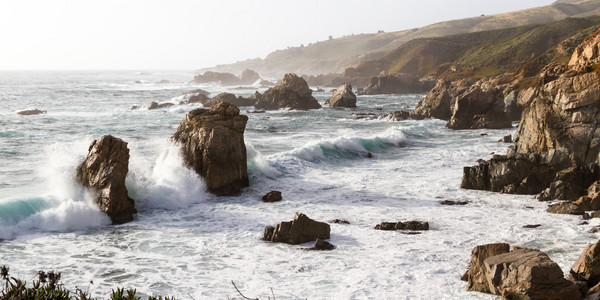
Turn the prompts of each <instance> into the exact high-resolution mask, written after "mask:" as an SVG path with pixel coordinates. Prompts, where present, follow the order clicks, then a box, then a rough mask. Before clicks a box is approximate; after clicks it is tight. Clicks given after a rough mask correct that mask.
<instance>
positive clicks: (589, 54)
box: [569, 29, 600, 69]
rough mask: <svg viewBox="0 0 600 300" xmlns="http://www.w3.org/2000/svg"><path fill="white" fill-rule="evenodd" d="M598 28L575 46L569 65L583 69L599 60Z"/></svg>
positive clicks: (599, 33) (599, 40) (599, 37)
mask: <svg viewBox="0 0 600 300" xmlns="http://www.w3.org/2000/svg"><path fill="white" fill-rule="evenodd" d="M599 50H600V29H599V30H597V31H596V32H594V33H593V34H591V35H590V36H589V37H587V38H586V39H585V40H583V42H582V43H581V44H580V45H579V46H577V48H575V51H574V52H573V55H572V56H571V60H569V66H571V67H576V68H577V67H579V68H580V69H585V68H586V67H588V66H590V65H593V64H596V63H598V62H600V51H599Z"/></svg>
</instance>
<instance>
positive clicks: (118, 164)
mask: <svg viewBox="0 0 600 300" xmlns="http://www.w3.org/2000/svg"><path fill="white" fill-rule="evenodd" d="M128 171H129V149H128V148H127V143H126V142H124V141H123V140H121V139H119V138H115V137H113V136H111V135H105V136H103V137H101V138H99V139H97V140H95V141H93V142H92V144H91V145H90V148H89V150H88V155H87V157H86V159H85V161H84V162H83V163H82V164H81V165H79V167H78V168H77V181H79V182H80V183H81V184H82V185H83V186H85V187H87V188H89V189H90V190H91V191H92V193H93V197H94V201H95V202H96V204H97V205H98V207H99V208H100V210H101V211H103V212H105V213H106V214H107V215H108V216H109V217H110V219H111V220H112V223H113V224H122V223H126V222H129V221H132V220H133V214H135V213H136V209H135V203H134V201H133V199H131V198H129V197H128V196H127V187H126V186H125V177H126V176H127V172H128Z"/></svg>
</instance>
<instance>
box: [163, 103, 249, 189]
mask: <svg viewBox="0 0 600 300" xmlns="http://www.w3.org/2000/svg"><path fill="white" fill-rule="evenodd" d="M239 112H240V110H239V109H238V108H237V107H236V106H235V105H232V104H230V103H227V102H220V103H218V104H217V105H215V106H213V107H211V108H210V109H204V108H199V109H194V110H192V111H190V112H189V113H188V114H187V115H185V117H184V118H183V121H181V123H180V124H179V127H178V128H177V132H175V134H174V135H173V137H172V139H173V140H174V141H175V142H177V143H178V144H179V145H180V146H181V153H182V157H183V160H184V162H185V163H186V164H187V165H188V166H190V167H191V168H192V169H193V170H194V171H196V173H198V174H199V175H200V176H202V177H203V178H204V180H205V182H206V185H207V187H208V190H209V191H210V192H212V193H214V194H216V195H235V194H239V193H240V189H241V188H243V187H247V186H248V185H249V182H248V170H247V167H246V145H245V144H244V130H245V128H246V122H247V121H248V117H247V116H244V115H240V114H239Z"/></svg>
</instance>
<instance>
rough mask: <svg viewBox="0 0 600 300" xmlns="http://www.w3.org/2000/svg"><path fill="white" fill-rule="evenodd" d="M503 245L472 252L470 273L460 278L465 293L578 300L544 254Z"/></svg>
mask: <svg viewBox="0 0 600 300" xmlns="http://www.w3.org/2000/svg"><path fill="white" fill-rule="evenodd" d="M508 248H509V245H508V244H505V243H500V244H488V245H483V246H477V247H475V248H474V249H473V252H472V256H471V264H470V267H469V270H468V271H467V273H466V274H465V276H463V278H464V279H466V280H467V281H468V284H467V290H469V291H479V292H484V293H491V294H496V295H502V297H503V299H556V300H559V299H581V298H582V295H581V293H580V291H579V288H578V286H577V285H576V284H575V283H573V282H571V281H569V280H567V279H565V278H564V274H563V272H562V270H561V269H560V267H559V266H558V264H556V263H555V262H554V261H552V260H551V259H550V258H549V257H548V255H546V253H544V252H542V251H539V250H533V249H523V248H515V249H514V250H513V251H511V252H509V249H508Z"/></svg>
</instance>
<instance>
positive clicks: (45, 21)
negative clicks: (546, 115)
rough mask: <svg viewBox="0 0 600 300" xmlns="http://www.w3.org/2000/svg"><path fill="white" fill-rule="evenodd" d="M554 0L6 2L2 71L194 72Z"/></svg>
mask: <svg viewBox="0 0 600 300" xmlns="http://www.w3.org/2000/svg"><path fill="white" fill-rule="evenodd" d="M552 2H554V0H526V1H523V0H503V1H474V0H452V1H450V0H417V1H414V0H410V1H409V0H371V1H364V0H300V1H287V0H254V1H251V0H218V1H217V0H214V1H205V0H196V1H192V0H160V1H159V0H143V1H137V0H102V1H98V0H96V1H89V0H2V1H0V70H102V69H111V70H118V69H124V70H158V69H171V70H175V69H182V70H193V69H197V68H202V67H210V66H214V65H217V64H224V63H233V62H236V61H243V60H246V59H249V58H256V57H260V58H264V57H265V56H266V55H267V54H269V53H270V52H272V51H275V50H278V49H285V48H287V47H294V46H299V45H301V44H308V43H314V42H317V41H323V40H326V39H327V38H328V37H329V36H330V35H331V36H333V37H340V36H344V35H350V34H360V33H375V32H377V31H378V30H384V31H386V32H391V31H399V30H404V29H411V28H415V27H421V26H425V25H428V24H432V23H436V22H441V21H447V20H453V19H460V18H467V17H475V16H479V15H481V14H486V15H490V14H496V13H502V12H509V11H515V10H520V9H525V8H530V7H537V6H544V5H548V4H551V3H552Z"/></svg>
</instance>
